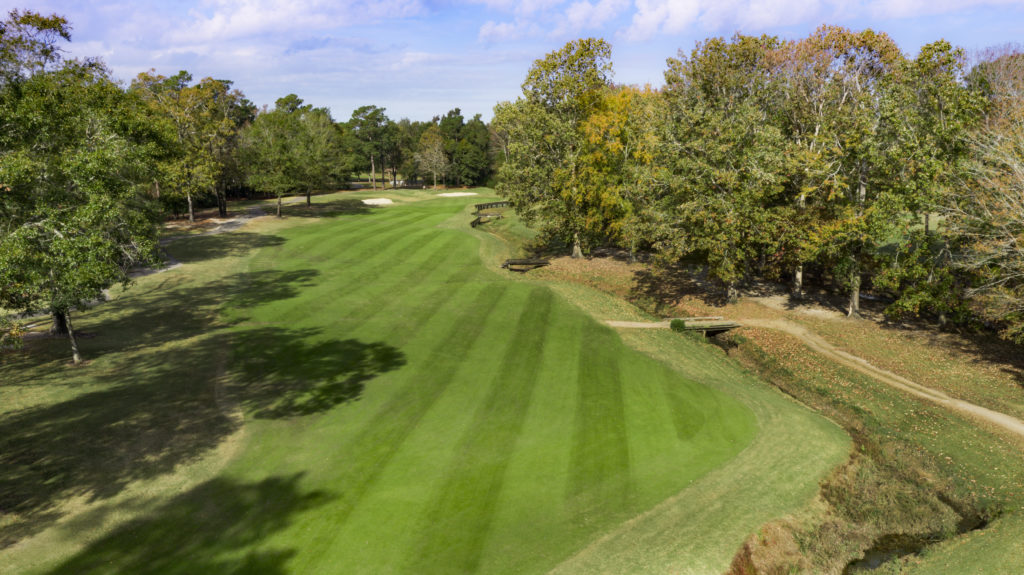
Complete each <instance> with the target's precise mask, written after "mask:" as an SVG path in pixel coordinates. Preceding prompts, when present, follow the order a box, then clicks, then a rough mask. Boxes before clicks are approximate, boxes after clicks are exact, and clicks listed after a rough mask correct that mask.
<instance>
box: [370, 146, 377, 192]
mask: <svg viewBox="0 0 1024 575" xmlns="http://www.w3.org/2000/svg"><path fill="white" fill-rule="evenodd" d="M370 186H372V187H373V189H374V191H376V190H377V165H376V164H375V163H374V161H373V154H370Z"/></svg>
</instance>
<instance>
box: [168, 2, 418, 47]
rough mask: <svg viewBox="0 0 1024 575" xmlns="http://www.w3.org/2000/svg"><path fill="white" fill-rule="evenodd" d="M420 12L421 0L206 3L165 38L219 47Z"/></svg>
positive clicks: (407, 15) (191, 12)
mask: <svg viewBox="0 0 1024 575" xmlns="http://www.w3.org/2000/svg"><path fill="white" fill-rule="evenodd" d="M423 11H424V8H423V5H422V3H421V2H420V0H384V1H381V2H374V1H368V0H348V1H344V2H331V1H329V0H207V1H205V2H203V3H202V5H201V7H200V8H198V9H193V10H190V11H189V18H188V19H186V20H185V21H182V22H180V23H178V26H177V27H176V28H172V29H171V30H170V31H168V32H167V34H166V39H167V40H168V41H171V42H180V43H208V42H209V43H219V42H223V41H226V40H233V39H237V38H246V37H251V36H262V35H269V36H276V35H282V34H287V33H293V32H303V31H310V30H322V29H330V28H338V27H343V26H352V25H356V24H364V23H366V22H367V21H368V20H379V19H389V18H408V17H412V16H416V15H418V14H421V13H422V12H423Z"/></svg>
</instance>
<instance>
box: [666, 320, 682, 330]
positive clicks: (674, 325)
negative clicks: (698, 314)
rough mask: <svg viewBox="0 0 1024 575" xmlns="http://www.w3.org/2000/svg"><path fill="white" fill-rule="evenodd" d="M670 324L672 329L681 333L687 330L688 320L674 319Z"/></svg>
mask: <svg viewBox="0 0 1024 575" xmlns="http://www.w3.org/2000/svg"><path fill="white" fill-rule="evenodd" d="M668 325H669V327H671V328H672V331H677V332H679V333H682V332H684V331H686V322H685V321H683V320H681V319H674V320H672V321H671V322H669V324H668Z"/></svg>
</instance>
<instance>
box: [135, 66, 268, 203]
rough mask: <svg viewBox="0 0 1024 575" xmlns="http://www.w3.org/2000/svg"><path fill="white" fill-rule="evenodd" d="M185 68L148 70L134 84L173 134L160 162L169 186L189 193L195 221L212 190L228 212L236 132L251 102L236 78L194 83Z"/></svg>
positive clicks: (180, 191)
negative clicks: (201, 200) (235, 85)
mask: <svg viewBox="0 0 1024 575" xmlns="http://www.w3.org/2000/svg"><path fill="white" fill-rule="evenodd" d="M191 82H192V75H191V74H189V73H188V72H185V71H184V70H183V71H181V72H178V74H176V75H174V76H171V77H166V76H161V75H157V74H154V73H153V71H150V72H143V73H141V74H139V75H138V76H137V77H136V78H135V80H133V81H132V85H131V90H132V91H133V92H136V93H137V94H139V95H140V96H141V97H142V98H143V99H144V100H145V101H146V102H147V103H148V104H149V105H150V107H151V109H152V110H153V113H154V122H156V123H159V124H161V125H163V127H164V129H165V130H166V131H167V132H168V133H169V134H170V140H171V143H172V144H171V146H169V149H168V153H167V155H166V156H165V158H164V161H163V162H162V163H161V170H160V177H159V179H160V180H163V182H164V188H165V189H167V188H170V190H172V191H173V193H176V194H180V195H182V196H184V197H185V200H186V202H187V204H188V218H189V221H190V222H192V221H195V209H194V200H195V198H196V197H197V196H201V195H204V194H207V193H210V194H213V195H214V196H215V197H217V199H218V206H219V208H220V212H221V216H226V215H227V208H226V203H225V201H224V194H223V191H224V187H225V185H224V182H225V179H226V176H227V172H228V169H229V166H230V160H231V158H233V157H234V153H233V150H234V147H235V146H236V145H237V134H238V130H239V128H240V126H241V123H244V122H245V121H246V120H247V119H248V118H247V116H248V115H249V114H247V112H249V113H251V103H249V102H248V100H246V99H245V97H244V96H243V95H242V94H241V92H238V91H237V90H231V82H227V81H224V80H214V79H212V78H204V79H203V80H201V81H200V82H198V83H196V84H194V85H190V83H191Z"/></svg>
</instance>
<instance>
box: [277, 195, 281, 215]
mask: <svg viewBox="0 0 1024 575" xmlns="http://www.w3.org/2000/svg"><path fill="white" fill-rule="evenodd" d="M277 217H279V218H280V217H281V194H277Z"/></svg>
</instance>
